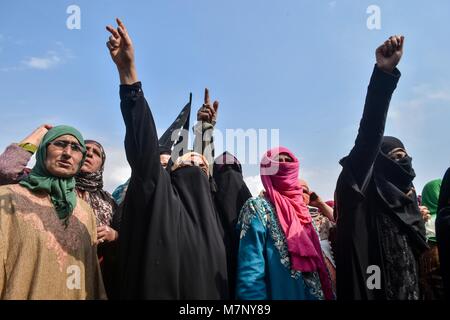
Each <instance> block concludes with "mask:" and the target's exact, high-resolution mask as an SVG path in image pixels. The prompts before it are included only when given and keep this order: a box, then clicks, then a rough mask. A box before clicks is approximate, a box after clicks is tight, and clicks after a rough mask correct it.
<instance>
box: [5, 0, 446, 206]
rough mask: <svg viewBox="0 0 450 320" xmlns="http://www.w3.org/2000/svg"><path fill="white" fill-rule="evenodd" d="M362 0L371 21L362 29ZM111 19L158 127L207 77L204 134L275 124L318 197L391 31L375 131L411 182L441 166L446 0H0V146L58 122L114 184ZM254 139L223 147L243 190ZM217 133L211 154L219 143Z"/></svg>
mask: <svg viewBox="0 0 450 320" xmlns="http://www.w3.org/2000/svg"><path fill="white" fill-rule="evenodd" d="M71 5H76V6H77V7H78V8H79V9H80V19H79V21H80V28H79V29H69V28H68V27H67V20H68V19H69V20H70V19H71V13H72V11H69V13H67V9H68V7H69V6H71ZM373 5H375V6H377V8H379V16H377V17H379V18H380V20H379V21H380V25H379V27H380V28H375V29H374V28H369V27H368V19H369V22H370V21H372V22H373V19H372V18H373V17H374V16H373V12H372V11H369V13H368V12H367V11H368V8H369V7H370V6H373ZM115 17H120V18H121V19H122V20H123V21H124V23H125V24H126V26H127V28H128V31H129V33H130V35H131V37H132V39H133V42H134V46H135V51H136V64H137V71H138V77H139V80H141V81H142V84H143V90H144V93H145V96H146V98H147V100H148V101H149V103H150V107H151V110H152V112H153V115H154V118H155V121H156V125H157V127H158V131H159V132H160V133H162V132H163V131H164V130H165V128H166V127H168V126H169V124H170V123H171V122H172V121H173V119H174V118H175V117H176V115H177V114H178V112H179V111H180V109H181V108H182V107H183V106H184V105H185V103H186V102H187V100H188V97H189V93H190V92H192V93H193V111H192V114H195V113H196V110H197V109H198V108H199V107H200V106H201V104H202V103H203V91H204V88H205V87H208V88H209V89H210V94H211V97H212V99H217V100H219V101H220V106H219V114H218V122H217V125H216V130H217V132H219V133H222V136H225V137H226V134H225V133H226V132H227V130H228V131H229V132H236V130H238V129H241V130H243V132H264V130H266V131H267V132H268V136H270V134H271V133H273V132H278V141H279V142H278V143H279V144H280V145H282V146H285V147H288V148H289V149H291V150H292V151H293V152H294V153H295V154H296V155H297V157H298V158H299V160H300V176H301V177H302V178H305V179H306V180H308V182H309V184H310V187H311V189H312V190H315V191H316V192H317V193H318V194H319V195H321V196H322V198H324V199H326V200H327V199H331V198H332V197H333V192H334V188H335V185H336V180H337V177H338V175H339V173H340V170H341V168H340V166H339V163H338V162H339V159H341V158H342V157H344V156H345V155H347V154H348V152H349V151H350V150H351V148H352V146H353V143H354V140H355V138H356V134H357V130H358V125H359V121H360V118H361V115H362V110H363V104H364V98H365V94H366V89H367V84H368V81H369V78H370V75H371V72H372V69H373V65H374V63H375V54H374V52H375V49H376V47H377V46H378V45H380V44H381V43H382V42H383V41H384V40H385V39H387V38H388V37H389V36H390V35H393V34H403V35H405V38H406V39H405V49H404V56H403V59H402V61H401V62H400V65H399V69H400V71H401V72H402V77H401V79H400V81H399V84H398V87H397V89H396V91H395V93H394V95H393V98H392V101H391V107H390V111H389V115H388V121H387V126H386V132H385V133H386V134H387V135H394V136H397V137H399V138H400V139H401V140H402V141H403V142H404V144H405V146H406V149H407V151H408V153H409V154H410V155H411V156H412V157H413V165H414V168H415V170H416V173H417V177H416V180H415V184H416V188H417V189H418V190H419V193H420V190H421V189H422V187H423V185H424V184H425V183H426V182H427V181H429V180H432V179H436V178H439V177H442V176H443V175H444V173H445V170H446V169H447V168H448V167H449V166H450V148H449V147H448V146H449V145H450V144H449V142H450V135H448V134H446V133H447V132H446V130H447V128H448V125H447V122H448V119H450V64H449V63H448V57H449V56H450V44H449V42H448V30H450V19H449V17H450V2H449V1H447V0H434V1H432V2H431V1H411V0H409V1H401V0H397V1H388V0H386V1H381V0H370V1H365V0H335V1H329V0H325V1H319V0H280V1H267V0H246V1H242V0H240V1H238V0H229V1H217V0H167V1H160V0H159V1H157V0H147V1H132V0H130V1H112V0H108V1H107V0H95V1H92V0H91V1H84V0H83V1H81V0H72V1H65V0H58V1H56V0H53V1H50V0H45V1H44V0H41V1H31V0H30V1H23V0H17V1H8V2H6V1H1V2H0V88H1V89H0V111H1V119H2V121H1V123H2V124H1V125H0V149H1V150H4V149H5V148H6V147H7V146H8V145H9V144H10V143H12V142H19V141H20V140H22V139H23V138H24V137H25V136H27V135H28V134H29V133H30V132H31V131H33V130H34V129H35V128H37V127H38V126H39V125H41V124H44V123H49V124H52V125H58V124H68V125H72V126H74V127H76V128H78V129H79V130H80V131H81V132H82V133H83V135H84V137H85V138H91V139H95V140H98V141H100V142H101V143H102V144H103V145H104V146H105V149H106V153H107V160H106V167H105V173H104V179H105V187H106V189H107V190H108V191H111V192H112V191H113V190H114V188H115V187H116V186H118V185H119V184H121V183H122V182H124V181H126V179H127V178H128V177H129V174H130V168H129V166H128V163H127V161H126V156H125V151H124V144H123V141H124V135H125V127H124V123H123V119H122V116H121V113H120V109H119V103H120V100H119V94H118V92H119V78H118V74H117V71H116V68H115V65H114V64H113V62H112V61H111V59H110V56H109V53H108V50H107V48H106V45H105V43H106V41H107V40H108V36H109V34H108V32H107V31H106V30H105V26H106V25H107V24H114V18H115ZM70 21H72V20H70ZM377 21H378V20H377ZM194 121H195V118H194V116H192V117H191V125H193V124H194ZM257 139H258V147H257V148H256V150H253V148H251V143H247V144H244V143H243V142H241V143H239V142H236V143H235V148H236V149H235V150H229V151H231V152H232V153H238V157H239V158H240V160H241V162H243V163H244V166H243V170H244V176H245V177H246V181H247V183H248V184H249V187H250V189H251V191H252V192H253V193H254V194H256V193H258V191H259V190H260V189H261V182H260V179H259V165H258V161H257V160H254V159H259V158H260V156H261V155H262V154H263V152H264V151H266V149H267V147H265V145H267V146H268V147H270V146H272V147H273V146H275V145H273V144H272V145H271V143H272V141H271V140H270V139H268V138H267V139H266V138H265V137H264V135H263V134H259V135H257ZM217 140H218V139H216V142H217ZM269 140H270V141H269ZM220 141H223V143H218V145H217V150H216V154H217V155H218V154H219V153H220V152H221V151H223V150H224V149H225V148H226V146H227V143H229V141H230V140H223V139H219V142H220ZM274 141H277V140H276V139H274ZM239 148H244V151H245V152H244V156H243V158H242V157H241V154H239V152H238V151H239V150H238V149H239ZM0 152H2V151H0ZM247 158H248V159H247ZM30 165H32V163H30Z"/></svg>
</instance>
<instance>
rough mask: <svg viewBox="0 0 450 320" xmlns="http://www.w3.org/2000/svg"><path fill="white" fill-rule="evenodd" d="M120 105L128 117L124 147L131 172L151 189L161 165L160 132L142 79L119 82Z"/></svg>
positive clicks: (125, 118) (125, 119)
mask: <svg viewBox="0 0 450 320" xmlns="http://www.w3.org/2000/svg"><path fill="white" fill-rule="evenodd" d="M120 100H121V102H120V109H121V111H122V116H123V119H124V121H125V126H126V134H125V151H126V155H127V160H128V163H129V164H130V166H131V171H132V173H131V175H132V177H134V178H135V179H139V180H140V182H142V183H143V184H145V185H146V187H147V191H150V192H151V191H152V189H153V188H154V186H155V184H156V183H157V180H158V178H159V177H160V170H161V169H162V166H161V163H160V160H159V151H158V150H159V149H158V135H157V132H156V127H155V122H154V120H153V116H152V113H151V111H150V108H149V106H148V104H147V101H146V100H145V98H144V93H143V91H142V86H141V83H140V82H136V83H134V84H132V85H121V86H120Z"/></svg>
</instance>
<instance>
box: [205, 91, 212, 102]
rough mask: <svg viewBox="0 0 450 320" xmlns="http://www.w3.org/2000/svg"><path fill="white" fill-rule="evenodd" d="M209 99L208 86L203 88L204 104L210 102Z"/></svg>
mask: <svg viewBox="0 0 450 320" xmlns="http://www.w3.org/2000/svg"><path fill="white" fill-rule="evenodd" d="M210 103H211V101H210V100H209V90H208V88H205V104H210Z"/></svg>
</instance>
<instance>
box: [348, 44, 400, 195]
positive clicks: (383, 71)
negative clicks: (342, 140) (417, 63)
mask: <svg viewBox="0 0 450 320" xmlns="http://www.w3.org/2000/svg"><path fill="white" fill-rule="evenodd" d="M403 42H404V37H403V36H392V37H390V38H389V39H388V40H386V41H385V42H384V43H383V44H382V45H381V46H380V47H378V48H377V50H376V61H377V63H376V65H375V68H374V71H373V73H372V77H371V79H370V84H369V87H368V89H367V95H366V101H365V105H364V112H363V116H362V119H361V123H360V125H359V131H358V136H357V138H356V141H355V146H354V147H353V149H352V150H351V152H350V154H349V156H348V157H347V158H346V160H345V163H344V167H345V166H349V167H348V168H349V169H350V170H351V172H352V174H353V177H354V179H355V180H356V183H357V184H358V187H359V189H360V190H361V191H363V190H362V189H363V186H364V183H365V181H366V179H367V178H368V177H369V176H370V173H371V169H372V166H373V164H374V162H375V159H376V157H377V155H378V152H379V150H380V146H381V142H382V139H383V135H384V128H385V125H386V117H387V112H388V110H389V103H390V101H391V97H392V93H393V92H394V90H395V88H396V86H397V82H398V80H399V78H400V71H399V70H398V69H397V68H396V67H397V65H398V63H399V62H400V59H401V57H402V54H403Z"/></svg>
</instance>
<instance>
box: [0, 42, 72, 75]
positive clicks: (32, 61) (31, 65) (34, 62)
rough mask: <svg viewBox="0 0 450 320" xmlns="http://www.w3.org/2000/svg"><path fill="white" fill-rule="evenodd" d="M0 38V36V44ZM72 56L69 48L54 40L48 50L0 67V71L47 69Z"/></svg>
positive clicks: (64, 61)
mask: <svg viewBox="0 0 450 320" xmlns="http://www.w3.org/2000/svg"><path fill="white" fill-rule="evenodd" d="M1 39H2V38H0V44H1ZM1 49H2V48H1V47H0V52H1ZM72 58H74V55H73V54H72V52H71V51H70V50H69V49H67V48H66V47H64V45H63V43H62V42H55V44H54V49H52V50H48V51H47V52H46V53H45V54H44V55H42V56H29V57H26V58H25V59H22V61H20V63H19V64H17V65H13V66H3V67H0V71H2V72H11V71H21V70H26V69H34V70H49V69H52V68H55V67H57V66H59V65H61V64H64V63H66V62H67V61H69V60H70V59H72Z"/></svg>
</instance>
